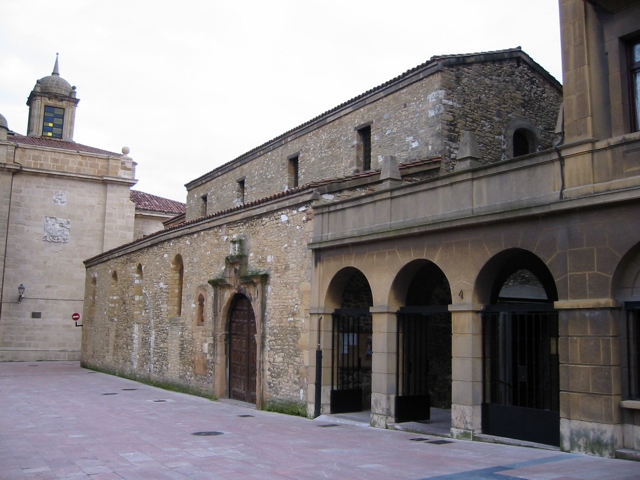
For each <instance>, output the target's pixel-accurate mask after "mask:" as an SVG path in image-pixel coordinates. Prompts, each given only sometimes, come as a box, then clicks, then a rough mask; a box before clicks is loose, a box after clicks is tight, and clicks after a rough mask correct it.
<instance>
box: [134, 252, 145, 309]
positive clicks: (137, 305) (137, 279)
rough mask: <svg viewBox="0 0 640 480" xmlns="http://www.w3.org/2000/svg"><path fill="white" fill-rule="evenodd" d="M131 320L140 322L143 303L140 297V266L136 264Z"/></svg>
mask: <svg viewBox="0 0 640 480" xmlns="http://www.w3.org/2000/svg"><path fill="white" fill-rule="evenodd" d="M133 304H134V311H133V318H134V319H136V320H140V319H141V318H142V309H143V306H144V301H143V297H142V265H141V264H138V265H137V267H136V273H135V275H134V276H133Z"/></svg>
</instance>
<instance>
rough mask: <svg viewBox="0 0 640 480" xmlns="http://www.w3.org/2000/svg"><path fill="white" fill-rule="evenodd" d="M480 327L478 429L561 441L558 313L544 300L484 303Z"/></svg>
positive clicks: (494, 433)
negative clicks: (481, 393) (481, 388)
mask: <svg viewBox="0 0 640 480" xmlns="http://www.w3.org/2000/svg"><path fill="white" fill-rule="evenodd" d="M482 328H483V372H484V382H483V383H484V402H483V405H482V430H483V432H484V433H488V434H491V435H498V436H501V437H509V438H517V439H520V440H527V441H532V442H537V443H544V444H547V445H556V446H558V445H560V412H559V410H560V409H559V403H560V401H559V392H560V388H559V363H558V314H557V312H556V311H555V310H553V307H552V305H549V304H511V305H509V304H505V305H489V306H487V307H485V309H484V311H483V313H482Z"/></svg>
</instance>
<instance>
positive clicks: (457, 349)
mask: <svg viewBox="0 0 640 480" xmlns="http://www.w3.org/2000/svg"><path fill="white" fill-rule="evenodd" d="M449 310H450V311H451V334H452V339H451V356H452V359H451V362H452V363H451V376H452V385H451V390H452V399H451V436H452V437H453V438H461V439H472V438H473V434H474V433H479V432H480V431H481V429H482V319H481V316H480V313H479V311H480V307H479V306H476V305H470V304H456V305H450V306H449Z"/></svg>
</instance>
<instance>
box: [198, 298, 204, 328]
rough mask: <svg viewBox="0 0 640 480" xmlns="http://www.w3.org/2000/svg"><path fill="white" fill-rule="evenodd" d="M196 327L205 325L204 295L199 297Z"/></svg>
mask: <svg viewBox="0 0 640 480" xmlns="http://www.w3.org/2000/svg"><path fill="white" fill-rule="evenodd" d="M196 325H198V326H202V325H204V295H203V294H200V295H198V306H197V310H196Z"/></svg>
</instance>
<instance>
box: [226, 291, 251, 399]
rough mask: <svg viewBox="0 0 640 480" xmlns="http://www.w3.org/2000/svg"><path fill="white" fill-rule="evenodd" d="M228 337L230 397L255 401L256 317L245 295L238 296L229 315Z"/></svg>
mask: <svg viewBox="0 0 640 480" xmlns="http://www.w3.org/2000/svg"><path fill="white" fill-rule="evenodd" d="M229 338H230V343H229V352H230V360H229V380H230V381H229V396H230V397H231V398H233V399H235V400H241V401H243V402H249V403H256V374H257V350H258V349H257V345H256V318H255V315H254V313H253V308H252V307H251V302H250V301H249V299H248V298H247V297H245V296H244V295H238V297H237V298H236V300H235V302H234V304H233V307H232V309H231V313H230V314H229Z"/></svg>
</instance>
